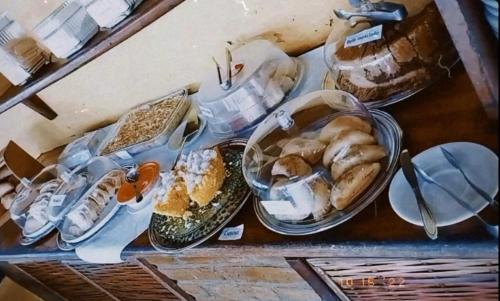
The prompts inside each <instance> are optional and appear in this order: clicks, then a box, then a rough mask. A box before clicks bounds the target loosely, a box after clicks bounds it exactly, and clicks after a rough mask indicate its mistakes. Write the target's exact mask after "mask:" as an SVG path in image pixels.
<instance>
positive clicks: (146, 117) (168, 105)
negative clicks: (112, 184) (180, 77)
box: [101, 93, 188, 155]
mask: <svg viewBox="0 0 500 301" xmlns="http://www.w3.org/2000/svg"><path fill="white" fill-rule="evenodd" d="M184 98H185V94H184V93H176V94H173V95H171V96H167V98H165V99H162V100H160V101H157V102H155V103H153V104H151V105H149V104H146V105H144V106H143V107H139V108H138V109H135V110H133V111H131V112H130V113H128V114H127V115H125V117H123V118H124V119H123V120H120V122H119V124H120V128H119V129H118V132H117V133H116V135H115V137H113V138H112V139H111V141H109V142H108V143H107V144H106V146H105V147H104V149H103V150H102V151H101V154H102V155H107V154H110V153H113V152H116V151H119V150H122V149H125V148H127V147H129V146H132V145H134V144H138V143H141V142H145V141H148V140H151V139H153V138H155V137H157V136H158V135H160V134H162V133H163V132H164V131H169V130H173V129H174V128H175V126H177V124H178V123H179V121H180V119H181V118H182V117H183V116H184V114H185V113H186V111H187V109H188V104H187V102H185V101H183V100H184Z"/></svg>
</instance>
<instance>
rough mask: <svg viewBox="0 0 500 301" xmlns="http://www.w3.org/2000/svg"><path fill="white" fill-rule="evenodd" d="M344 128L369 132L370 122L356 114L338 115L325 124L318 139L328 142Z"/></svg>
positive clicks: (370, 128) (344, 129) (370, 129)
mask: <svg viewBox="0 0 500 301" xmlns="http://www.w3.org/2000/svg"><path fill="white" fill-rule="evenodd" d="M346 130H357V131H360V132H364V133H367V134H369V133H371V131H372V126H371V125H370V123H368V122H366V121H364V120H363V119H361V118H359V117H356V116H340V117H337V118H335V119H334V120H332V121H331V122H330V123H329V124H327V125H326V126H325V127H324V128H323V129H322V130H321V132H320V134H319V140H321V141H323V142H325V143H328V142H330V141H332V139H334V138H335V136H337V135H338V134H340V133H341V132H343V131H346Z"/></svg>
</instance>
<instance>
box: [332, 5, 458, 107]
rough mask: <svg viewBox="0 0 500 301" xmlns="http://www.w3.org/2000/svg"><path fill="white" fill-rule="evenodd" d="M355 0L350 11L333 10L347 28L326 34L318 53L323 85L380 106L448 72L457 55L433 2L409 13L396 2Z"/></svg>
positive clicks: (411, 92) (403, 96) (416, 90)
mask: <svg viewBox="0 0 500 301" xmlns="http://www.w3.org/2000/svg"><path fill="white" fill-rule="evenodd" d="M357 2H359V3H362V4H360V6H359V7H357V8H353V10H354V11H353V12H347V11H344V10H336V15H337V17H339V18H341V19H347V20H349V21H347V20H346V21H345V22H351V23H350V25H351V27H350V28H349V29H347V30H345V31H342V32H339V31H338V30H334V31H332V33H331V34H330V36H329V37H328V40H327V42H326V44H325V48H324V56H325V61H326V64H327V65H328V68H329V69H330V74H329V75H327V78H326V79H325V86H324V88H328V89H330V88H333V89H339V90H343V91H346V92H349V93H351V94H353V95H354V96H355V97H357V98H358V99H359V100H360V101H361V102H363V103H364V104H366V105H367V106H368V107H381V106H385V105H388V104H392V103H395V102H398V101H401V100H403V99H406V98H408V97H410V96H411V95H414V94H415V93H417V92H418V91H420V90H422V89H424V88H425V87H427V86H429V85H430V84H432V83H434V82H435V81H436V80H438V79H439V78H441V77H442V76H443V75H448V76H449V73H450V68H451V67H452V66H453V65H454V64H455V63H456V62H457V61H458V54H457V52H456V50H455V47H454V44H453V41H452V40H451V37H450V35H449V34H448V31H447V29H446V26H445V24H444V22H443V20H442V18H441V15H440V13H439V11H438V9H437V7H436V5H435V4H434V3H433V2H431V3H429V4H427V5H426V6H424V7H421V8H420V11H419V12H417V13H416V14H415V12H412V13H413V15H411V16H407V11H406V8H405V6H404V5H402V4H397V3H391V2H376V3H375V2H373V3H372V2H371V1H367V0H364V1H357Z"/></svg>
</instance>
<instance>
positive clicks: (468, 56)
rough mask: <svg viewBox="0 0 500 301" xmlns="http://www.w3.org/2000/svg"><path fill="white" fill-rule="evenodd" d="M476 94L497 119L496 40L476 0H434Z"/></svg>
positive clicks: (489, 113)
mask: <svg viewBox="0 0 500 301" xmlns="http://www.w3.org/2000/svg"><path fill="white" fill-rule="evenodd" d="M435 2H436V4H437V6H438V8H439V11H440V12H441V15H442V17H443V19H444V22H445V24H446V27H447V28H448V31H449V32H450V34H451V37H452V39H453V42H454V44H455V47H456V48H457V50H458V53H459V54H460V58H461V59H462V62H463V64H464V66H465V69H466V70H467V73H468V74H469V77H470V79H471V81H472V84H473V85H474V88H475V90H476V93H477V95H478V96H479V99H480V100H481V102H482V104H483V107H484V109H485V111H486V113H487V114H488V116H489V117H490V118H491V119H494V120H498V40H497V39H496V38H495V36H494V34H493V32H492V30H491V28H489V25H488V24H487V22H486V18H485V16H484V9H483V5H482V2H481V1H478V0H460V1H457V0H435Z"/></svg>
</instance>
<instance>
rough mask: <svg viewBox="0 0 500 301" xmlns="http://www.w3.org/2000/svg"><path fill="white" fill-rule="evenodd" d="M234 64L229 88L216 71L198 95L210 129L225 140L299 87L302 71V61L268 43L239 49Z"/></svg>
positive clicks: (260, 116) (259, 118)
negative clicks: (223, 83)
mask: <svg viewBox="0 0 500 301" xmlns="http://www.w3.org/2000/svg"><path fill="white" fill-rule="evenodd" d="M232 62H233V64H232V71H231V74H232V85H231V87H230V88H229V89H227V88H226V87H222V85H221V83H220V81H219V77H218V75H217V72H216V71H215V70H214V71H213V72H211V73H210V74H208V75H207V76H206V78H205V80H204V81H203V82H202V84H201V86H200V91H199V93H198V94H197V105H198V107H199V110H200V112H201V114H202V115H203V116H204V117H205V119H206V120H207V124H208V127H209V129H210V130H211V131H212V132H213V133H214V134H216V135H218V136H222V137H230V136H234V135H236V134H238V133H239V132H241V131H244V130H246V129H248V128H249V127H252V126H253V125H255V124H256V123H257V122H258V121H259V120H261V119H262V118H264V117H265V116H266V115H267V114H268V113H269V111H270V110H271V109H273V108H275V107H276V106H277V105H279V104H280V103H281V102H282V101H283V99H284V98H285V96H286V95H288V94H289V93H290V92H291V91H292V90H293V89H294V88H295V87H296V86H297V85H298V83H299V82H300V78H301V71H302V68H301V65H300V63H299V61H298V60H296V59H293V58H290V57H289V56H288V55H287V54H286V53H284V52H283V51H282V50H281V49H279V48H278V47H277V46H275V45H274V44H273V43H271V42H269V41H265V40H256V41H252V42H250V43H248V44H246V45H244V46H241V47H239V48H237V49H236V50H234V51H233V52H232ZM222 73H223V74H224V73H225V72H222Z"/></svg>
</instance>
